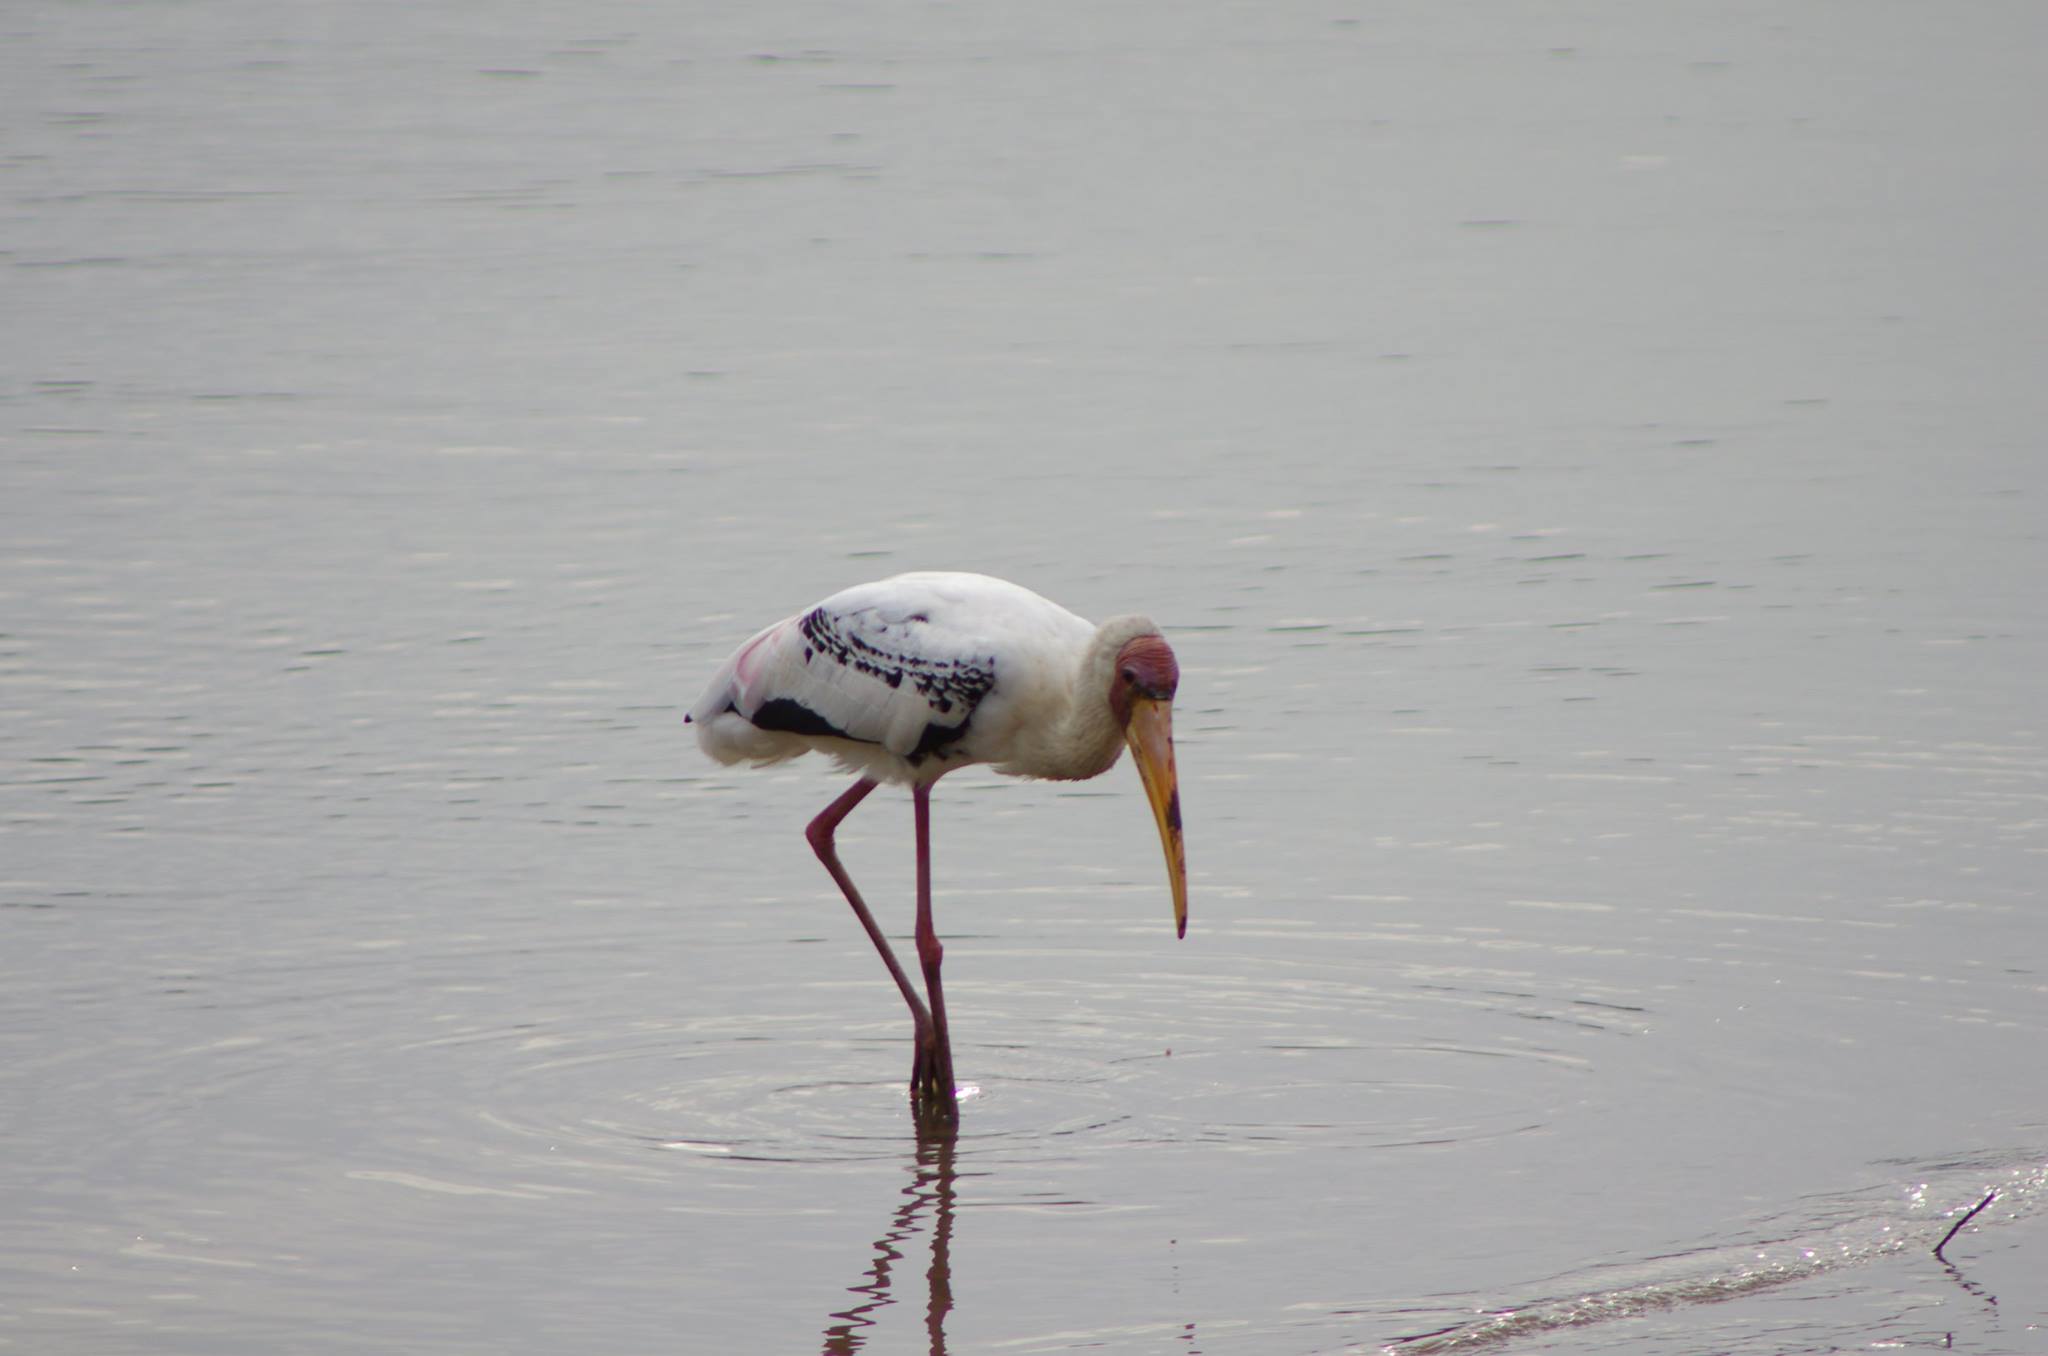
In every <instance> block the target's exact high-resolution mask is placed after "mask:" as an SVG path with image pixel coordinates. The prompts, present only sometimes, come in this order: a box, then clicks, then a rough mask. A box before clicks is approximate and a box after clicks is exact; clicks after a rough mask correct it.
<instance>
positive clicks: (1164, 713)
mask: <svg viewBox="0 0 2048 1356" xmlns="http://www.w3.org/2000/svg"><path fill="white" fill-rule="evenodd" d="M1124 739H1125V741H1126V742H1128V743H1129V744H1130V746H1131V758H1132V760H1133V761H1134V762H1136V763H1137V765H1138V776H1139V777H1140V778H1142V779H1143V780H1144V783H1145V798H1146V799H1147V800H1149V801H1151V802H1152V817H1153V818H1154V819H1156V820H1157V821H1159V842H1160V844H1161V845H1162V846H1163V847H1165V849H1166V879H1167V881H1168V882H1169V883H1170V884H1171V885H1172V886H1173V922H1174V928H1175V931H1176V933H1177V935H1179V936H1182V937H1185V936H1187V935H1188V855H1187V849H1186V847H1185V846H1183V844H1182V843H1181V837H1180V780H1179V778H1178V777H1177V776H1175V774H1174V770H1173V704H1172V703H1171V702H1168V701H1162V700H1161V699H1159V698H1157V697H1133V698H1132V699H1131V720H1130V723H1129V724H1128V725H1126V726H1125V727H1124Z"/></svg>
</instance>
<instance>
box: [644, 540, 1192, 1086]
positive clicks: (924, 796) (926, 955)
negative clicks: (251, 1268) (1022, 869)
mask: <svg viewBox="0 0 2048 1356" xmlns="http://www.w3.org/2000/svg"><path fill="white" fill-rule="evenodd" d="M1179 682H1180V666H1179V665H1178V664H1177V663H1176V662H1175V660H1174V657H1173V650H1172V648H1171V647H1169V646H1168V645H1167V643H1166V640H1165V638H1164V637H1163V636H1161V635H1160V634H1159V628H1158V627H1156V626H1154V625H1153V624H1152V623H1151V622H1150V621H1148V620H1147V619H1145V618H1144V617H1115V618H1112V619H1111V620H1109V621H1106V622H1104V623H1103V624H1102V625H1100V626H1096V625H1094V624H1093V623H1090V622H1087V621H1083V620H1082V619H1081V618H1080V617H1077V616H1075V615H1074V614H1073V613H1071V612H1069V611H1067V610H1066V609H1065V608H1063V607H1061V606H1059V604H1057V603H1054V602H1051V601H1049V600H1047V599H1045V598H1041V597H1039V596H1038V595H1037V594H1035V593H1033V592H1031V591H1030V590H1029V589H1026V588H1022V587H1020V586H1018V585H1016V584H1012V583H1008V582H1006V581H1004V580H1001V579H992V578H990V577H989V576H987V575H980V574H942V573H923V574H900V575H897V576H895V577H894V578H890V579H882V580H878V581H876V582H874V583H871V584H860V585H857V586H855V587H853V588H850V589H847V590H845V591H844V592H842V593H835V594H833V595H832V596H831V597H830V598H827V599H826V600H825V601H823V602H822V603H819V604H818V605H817V606H815V607H812V608H810V609H808V610H806V611H804V612H801V613H799V614H797V615H796V616H794V617H790V618H787V619H785V620H783V621H779V622H777V623H775V624H774V625H773V626H770V627H769V628H767V629H766V630H764V631H762V632H760V633H759V634H757V635H756V636H754V638H753V639H751V640H749V641H748V642H747V643H746V644H744V645H742V646H740V647H739V649H738V650H736V651H734V652H733V655H732V657H731V658H730V659H727V660H726V661H725V664H724V666H723V667H722V668H720V669H719V670H718V674H717V676H716V677H714V678H713V679H712V680H711V685H710V686H709V687H707V688H705V689H704V695H703V696H702V697H699V698H698V699H697V702H696V704H695V705H694V706H692V707H691V708H690V710H689V713H688V715H686V716H685V717H684V719H685V720H686V721H690V722H694V723H695V725H696V727H697V740H698V743H699V744H701V745H702V746H703V749H704V751H705V752H706V753H708V754H710V755H711V757H713V758H715V759H717V760H718V761H719V762H721V763H741V762H751V763H754V764H757V765H764V764H768V763H779V762H781V761H783V760H784V759H788V758H795V757H798V756H800V755H802V754H806V753H811V752H813V751H815V752H818V753H824V754H829V755H830V756H831V757H832V758H833V759H835V760H836V761H837V762H838V763H839V764H840V766H842V767H844V768H845V769H846V770H847V771H849V772H852V773H854V774H855V775H856V776H857V778H858V780H856V781H855V782H854V784H853V785H852V786H851V787H849V788H848V789H847V790H846V792H845V793H844V794H842V795H841V796H840V797H839V798H838V799H836V800H834V801H833V802H832V803H831V804H830V805H827V806H826V807H825V808H824V810H822V811H821V812H819V814H818V817H817V818H815V819H813V820H812V821H811V822H810V826H809V827H808V828H807V829H806V830H805V831H804V836H805V837H806V838H808V839H809V840H810V844H811V848H812V850H813V851H815V852H816V853H817V854H818V860H819V861H821V862H823V863H824V864H825V869H826V870H827V871H828V872H830V873H831V875H832V879H833V880H834V881H835V882H837V883H838V885H839V889H840V892H841V893H843V894H844V895H845V896H846V902H847V903H849V904H851V905H852V906H853V912H854V915H855V916H856V917H858V918H859V919H860V924H861V926H862V927H863V928H865V929H867V934H868V937H869V938H870V939H871V940H872V941H873V942H874V944H875V949H876V950H877V951H879V952H880V953H881V955H882V963H883V964H884V965H886V966H888V967H889V974H890V976H891V978H893V979H894V980H895V981H896V987H897V988H898V989H900V990H902V992H903V999H904V1001H905V1002H906V1003H908V1004H909V1005H910V1015H911V1019H912V1021H913V1022H914V1024H915V1027H916V1053H915V1056H914V1058H913V1059H912V1061H911V1070H910V1098H911V1104H912V1107H913V1108H914V1109H915V1110H916V1111H917V1112H918V1113H919V1114H920V1115H921V1116H930V1117H935V1118H937V1119H939V1120H941V1121H947V1122H950V1121H952V1120H954V1119H955V1118H956V1117H957V1116H958V1105H959V1103H958V1099H957V1095H956V1090H955V1087H954V1083H953V1051H952V1043H951V1040H950V1039H949V1037H948V1034H947V1029H946V1001H945V994H944V991H943V990H942V989H941V987H940V984H939V962H940V960H941V958H942V957H943V955H944V948H942V947H941V946H940V945H939V936H938V933H937V932H936V931H935V930H934V928H933V926H932V889H931V793H932V786H933V784H934V783H936V782H937V781H938V780H939V778H941V777H943V776H945V775H946V774H947V773H948V772H952V771H953V770H955V769H956V768H963V767H967V766H968V765H970V764H973V763H990V764H993V765H994V767H995V770H996V771H997V772H1000V773H1005V774H1007V775H1009V776H1013V777H1046V778H1052V779H1055V780H1060V781H1079V780H1082V779H1084V778H1088V777H1094V776H1098V775H1100V774H1101V773H1104V772H1107V771H1108V770H1109V768H1110V767H1111V765H1113V764H1114V763H1115V762H1116V760H1117V756H1118V755H1119V754H1120V753H1122V751H1123V746H1124V745H1125V744H1129V745H1130V748H1131V754H1132V758H1133V761H1135V762H1136V763H1137V765H1138V774H1139V776H1140V778H1141V779H1142V780H1143V782H1144V786H1145V794H1146V796H1147V797H1148V798H1149V799H1150V801H1151V803H1152V814H1153V818H1154V819H1155V820H1156V821H1157V822H1158V825H1159V837H1160V841H1161V843H1162V844H1163V845H1164V847H1165V849H1166V874H1167V880H1168V883H1169V885H1170V886H1171V888H1172V891H1173V917H1174V923H1175V926H1176V929H1177V930H1178V932H1179V934H1180V935H1181V936H1186V935H1187V929H1188V894H1187V866H1186V860H1185V854H1184V851H1183V848H1182V844H1181V828H1180V790H1179V786H1178V783H1177V781H1176V778H1175V773H1174V765H1173V694H1174V689H1175V688H1176V687H1177V686H1178V684H1179ZM882 782H901V783H905V784H907V785H908V786H909V787H910V795H911V804H912V807H913V811H914V814H915V819H916V831H917V957H918V960H919V962H920V963H921V965H922V967H923V970H924V983H925V992H926V993H927V994H928V995H929V997H930V1006H929V1007H927V1006H926V1002H925V999H924V998H921V997H920V996H919V995H918V991H917V988H916V986H914V985H913V984H912V983H911V982H910V978H909V976H908V975H907V974H905V973H904V970H903V967H902V966H901V965H900V964H899V963H898V962H897V960H896V955H895V953H894V952H892V951H891V950H890V949H889V943H888V941H887V940H886V939H885V938H884V937H883V935H882V930H881V928H880V927H878V926H877V925H876V923H875V919H874V915H872V914H870V913H869V912H868V907H867V905H866V904H865V903H863V902H862V900H861V897H860V891H859V890H857V889H855V888H854V884H853V878H852V877H851V876H849V875H848V874H847V872H846V868H845V867H843V866H841V865H840V863H839V855H838V853H837V852H836V851H835V850H834V848H833V842H832V835H833V831H834V830H835V829H837V828H838V827H839V822H840V821H841V820H843V819H845V818H846V816H847V815H849V814H851V813H852V812H853V808H854V807H855V806H856V805H859V804H860V803H861V802H862V801H863V800H865V799H866V798H867V796H868V793H869V792H871V791H873V790H874V789H875V787H876V786H877V785H879V784H880V783H882Z"/></svg>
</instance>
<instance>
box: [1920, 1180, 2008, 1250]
mask: <svg viewBox="0 0 2048 1356" xmlns="http://www.w3.org/2000/svg"><path fill="white" fill-rule="evenodd" d="M1997 1199H1998V1189H1997V1188H1996V1187H1993V1188H1992V1189H1991V1190H1989V1191H1987V1192H1985V1193H1984V1199H1983V1200H1981V1201H1979V1202H1977V1203H1976V1204H1975V1205H1973V1206H1971V1207H1970V1213H1969V1214H1967V1215H1964V1216H1963V1217H1962V1218H1961V1219H1959V1220H1957V1221H1956V1222H1955V1223H1954V1224H1953V1225H1951V1226H1950V1227H1949V1231H1948V1232H1947V1233H1945V1234H1943V1235H1942V1236H1941V1242H1939V1243H1937V1244H1935V1245H1934V1255H1935V1256H1936V1257H1941V1260H1942V1261H1944V1262H1946V1261H1947V1260H1948V1258H1946V1257H1942V1256H1941V1250H1942V1249H1943V1248H1945V1247H1947V1246H1948V1245H1949V1240H1951V1239H1953V1238H1954V1237H1955V1236H1956V1235H1957V1234H1959V1233H1961V1232H1962V1231H1963V1226H1964V1225H1965V1224H1968V1223H1969V1222H1970V1221H1971V1220H1973V1219H1975V1218H1977V1214H1978V1212H1979V1211H1981V1210H1983V1208H1984V1207H1985V1206H1987V1205H1989V1204H1991V1203H1992V1202H1993V1201H1995V1200H1997Z"/></svg>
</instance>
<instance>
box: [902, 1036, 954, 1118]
mask: <svg viewBox="0 0 2048 1356" xmlns="http://www.w3.org/2000/svg"><path fill="white" fill-rule="evenodd" d="M910 1110H911V1113H912V1114H913V1115H915V1116H916V1117H917V1119H918V1120H919V1121H922V1122H933V1123H938V1124H942V1125H952V1124H954V1123H956V1122H957V1121H959V1119H960V1094H959V1091H958V1089H957V1087H956V1086H955V1084H954V1082H953V1051H952V1043H951V1042H949V1041H939V1040H926V1039H922V1038H921V1039H919V1041H918V1042H917V1056H916V1058H914V1059H913V1060H911V1062H910Z"/></svg>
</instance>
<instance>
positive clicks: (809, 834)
mask: <svg viewBox="0 0 2048 1356" xmlns="http://www.w3.org/2000/svg"><path fill="white" fill-rule="evenodd" d="M875 785H876V784H875V781H874V779H873V778H870V777H863V778H861V779H860V780H859V781H857V782H855V783H854V784H853V785H852V786H851V787H850V788H848V789H847V792H846V794H845V795H843V796H841V797H840V798H839V799H837V800H835V801H833V802H832V803H831V804H830V805H827V806H826V807H825V808H824V809H823V810H822V811H820V812H819V814H818V817H817V818H816V819H814V820H812V821H811V823H810V827H808V828H806V829H805V830H804V837H805V838H808V839H809V840H810V842H811V851H813V852H815V853H817V854H818V860H819V861H821V862H823V863H824V864H825V869H826V870H827V871H829V872H831V873H832V879H833V880H835V881H837V882H838V884H839V893H841V894H843V895H845V896H846V902H847V903H849V904H851V905H853V914H854V917H856V918H858V919H860V925H861V926H862V927H864V928H866V929H867V933H868V940H870V941H872V942H873V943H874V944H875V950H877V951H879V952H881V953H882V964H884V965H886V966H888V967H889V977H890V978H891V979H893V980H895V981H896V987H897V988H898V989H901V990H902V991H903V1001H904V1002H906V1003H908V1004H910V1019H911V1021H912V1022H913V1023H915V1025H916V1028H917V1055H916V1059H915V1061H914V1062H913V1067H912V1070H911V1076H910V1086H911V1091H912V1093H913V1095H914V1094H915V1093H916V1091H917V1088H918V1085H919V1082H920V1075H924V1074H925V1073H926V1070H927V1069H928V1068H929V1067H931V1064H932V1061H933V1060H934V1058H935V1057H936V1046H937V1038H936V1035H935V1031H934V1028H933V1026H932V1015H931V1012H930V1011H929V1010H928V1009H927V1008H926V1007H925V1005H924V999H922V998H920V997H919V996H918V992H917V988H916V986H915V985H913V984H912V983H911V982H910V976H909V975H906V974H905V973H904V972H903V967H902V965H900V964H899V963H898V962H897V960H896V953H895V952H893V951H891V950H890V949H889V941H888V939H887V938H886V937H884V936H882V929H881V928H879V927H878V926H876V924H875V916H874V915H873V914H871V913H869V912H868V906H867V905H866V904H864V903H862V902H861V897H860V891H859V890H856V889H855V888H854V885H853V877H851V876H849V875H847V874H846V868H845V867H843V866H841V865H840V864H839V853H838V851H837V850H836V849H835V848H834V847H833V845H832V832H833V830H835V829H837V828H838V827H839V821H840V820H842V819H844V818H846V817H847V816H848V815H850V814H852V813H853V807H854V806H856V805H858V804H860V803H861V802H862V801H864V800H866V799H867V796H868V792H870V791H872V790H874V789H875Z"/></svg>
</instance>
